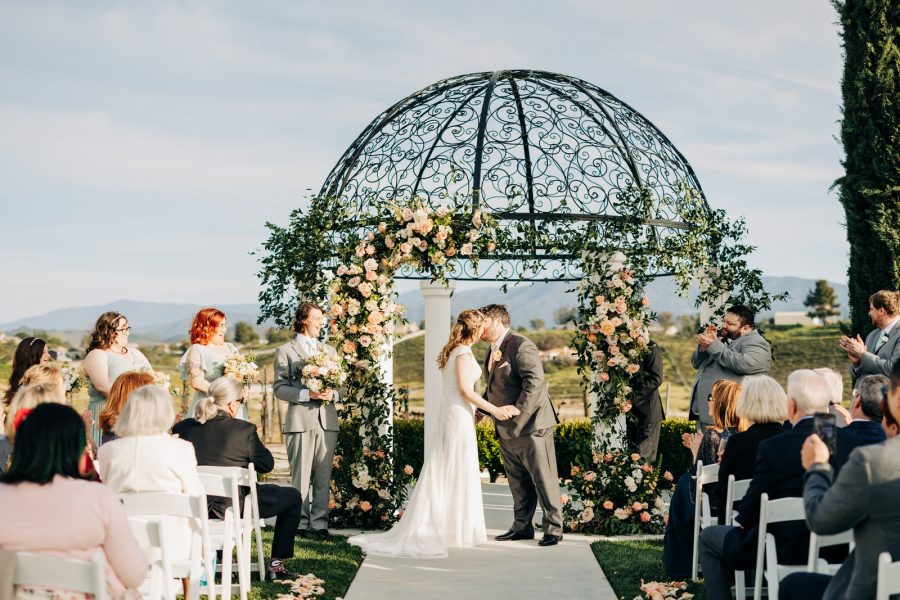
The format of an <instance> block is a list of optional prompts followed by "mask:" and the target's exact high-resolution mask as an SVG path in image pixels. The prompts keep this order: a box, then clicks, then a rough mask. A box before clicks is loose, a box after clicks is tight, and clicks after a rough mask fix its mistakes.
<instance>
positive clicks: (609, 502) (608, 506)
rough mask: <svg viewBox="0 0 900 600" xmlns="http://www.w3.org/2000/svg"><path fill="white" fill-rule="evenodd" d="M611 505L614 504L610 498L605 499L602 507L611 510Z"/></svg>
mask: <svg viewBox="0 0 900 600" xmlns="http://www.w3.org/2000/svg"><path fill="white" fill-rule="evenodd" d="M613 506H614V505H613V503H612V500H607V501H606V502H604V503H603V508H605V509H606V510H612V509H613Z"/></svg>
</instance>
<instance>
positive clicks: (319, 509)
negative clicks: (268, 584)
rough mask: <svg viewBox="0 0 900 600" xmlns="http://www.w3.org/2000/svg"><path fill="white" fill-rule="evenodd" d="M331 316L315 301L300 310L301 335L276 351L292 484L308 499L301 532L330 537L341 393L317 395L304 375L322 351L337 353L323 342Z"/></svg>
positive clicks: (297, 320) (297, 327)
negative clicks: (307, 363)
mask: <svg viewBox="0 0 900 600" xmlns="http://www.w3.org/2000/svg"><path fill="white" fill-rule="evenodd" d="M324 324H325V315H324V314H323V313H322V309H321V308H319V307H318V306H316V305H315V304H313V303H311V302H303V303H301V304H300V307H299V308H298V309H297V314H296V317H295V319H294V331H296V332H297V336H296V337H295V338H294V339H293V340H292V341H290V342H288V343H287V344H283V345H281V346H279V347H278V348H277V349H276V350H275V383H274V384H273V389H274V393H275V397H276V398H278V399H279V400H283V401H285V402H287V403H288V408H287V415H286V417H285V419H284V438H285V445H286V446H287V455H288V462H289V463H290V466H291V483H292V484H293V486H294V487H295V488H297V490H299V492H300V495H301V496H302V498H303V513H302V516H301V518H300V531H301V532H302V531H307V532H308V533H310V534H312V535H317V536H327V535H328V500H329V491H330V490H329V488H330V483H331V465H332V461H333V459H334V449H335V446H337V437H338V415H337V409H336V408H335V406H334V403H335V402H336V401H337V400H338V398H339V396H338V391H337V390H323V391H321V392H313V391H311V390H309V389H307V387H306V386H305V385H304V384H303V382H302V381H301V380H300V377H299V375H298V372H297V371H298V369H299V368H301V367H302V365H303V364H304V362H305V361H306V359H308V358H309V357H310V356H312V355H313V354H315V353H317V352H323V351H324V352H327V353H329V354H336V352H335V350H334V348H332V347H331V346H326V345H325V344H324V343H322V342H320V341H319V335H320V334H321V332H322V326H323V325H324Z"/></svg>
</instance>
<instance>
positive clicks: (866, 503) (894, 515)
mask: <svg viewBox="0 0 900 600" xmlns="http://www.w3.org/2000/svg"><path fill="white" fill-rule="evenodd" d="M893 373H894V374H893V375H892V379H894V381H893V383H894V385H893V386H891V392H890V394H889V396H888V398H887V402H886V407H885V408H886V409H887V411H888V412H889V413H893V414H892V417H891V418H892V419H893V420H896V418H898V417H900V364H898V365H894V371H893ZM870 377H872V376H869V377H866V378H865V379H869V378H870ZM866 383H867V382H866V381H865V380H863V381H862V382H861V384H860V386H859V387H860V389H862V388H863V387H864V386H865V385H866ZM828 458H829V455H828V447H827V446H826V445H825V444H824V443H823V442H822V440H820V439H819V438H818V436H816V435H811V436H809V438H807V440H806V442H805V443H804V445H803V450H802V461H803V467H804V468H805V469H807V471H806V475H805V477H804V486H803V505H804V508H805V511H806V521H807V522H808V523H809V525H810V528H811V529H812V530H813V531H815V532H816V533H818V534H821V535H829V534H834V533H840V532H842V531H846V530H847V529H850V528H853V541H854V542H855V546H856V547H855V549H854V550H853V552H852V553H851V554H850V556H849V557H847V559H846V560H845V561H844V562H843V563H842V564H841V567H840V568H839V569H838V571H837V573H836V574H835V575H834V576H833V577H832V576H830V575H819V574H813V573H795V574H793V575H788V576H787V577H786V578H785V579H784V580H783V581H782V585H781V586H780V587H779V593H778V597H779V598H787V599H791V598H802V599H803V600H811V599H814V598H825V599H827V600H840V599H842V598H874V597H875V587H876V581H877V580H878V571H877V565H878V556H879V555H880V554H881V553H882V552H890V553H891V555H892V556H894V557H897V556H898V555H900V506H898V504H897V497H898V496H900V438H896V437H894V438H891V439H890V440H888V441H887V442H885V443H884V444H870V445H867V446H865V447H861V448H858V449H856V450H854V451H853V453H852V454H851V455H850V459H849V460H848V461H847V464H845V465H844V468H843V469H841V473H840V475H838V476H835V474H834V472H833V469H832V468H831V466H830V465H829V464H828Z"/></svg>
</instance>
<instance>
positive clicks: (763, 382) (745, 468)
mask: <svg viewBox="0 0 900 600" xmlns="http://www.w3.org/2000/svg"><path fill="white" fill-rule="evenodd" d="M737 414H738V416H739V417H740V418H741V419H742V420H744V421H746V422H747V423H749V424H750V426H749V427H748V428H747V430H746V431H741V432H739V433H736V434H734V435H733V436H731V437H730V438H728V443H727V445H726V446H725V452H723V453H722V462H721V463H720V465H719V485H718V490H717V491H718V495H719V497H718V500H717V502H716V504H717V505H718V506H719V508H720V510H719V524H720V525H722V524H724V523H725V515H726V511H728V510H731V507H726V506H725V500H726V495H727V493H728V476H729V475H734V479H735V481H740V480H742V479H750V477H752V476H753V465H754V464H755V463H756V450H757V449H758V448H759V444H760V442H762V441H763V440H766V439H769V438H770V437H773V436H776V435H778V434H779V433H783V432H784V427H783V425H782V423H783V422H784V420H785V419H786V418H787V398H786V396H785V395H784V390H783V389H782V388H781V386H780V385H778V382H777V381H775V380H774V379H772V378H771V377H769V376H768V375H748V376H747V377H744V380H743V381H742V382H741V394H740V396H738V401H737Z"/></svg>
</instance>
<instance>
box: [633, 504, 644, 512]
mask: <svg viewBox="0 0 900 600" xmlns="http://www.w3.org/2000/svg"><path fill="white" fill-rule="evenodd" d="M642 508H644V505H643V504H641V503H640V502H635V503H634V504H632V505H631V510H633V511H634V512H637V511H639V510H641V509H642Z"/></svg>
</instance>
